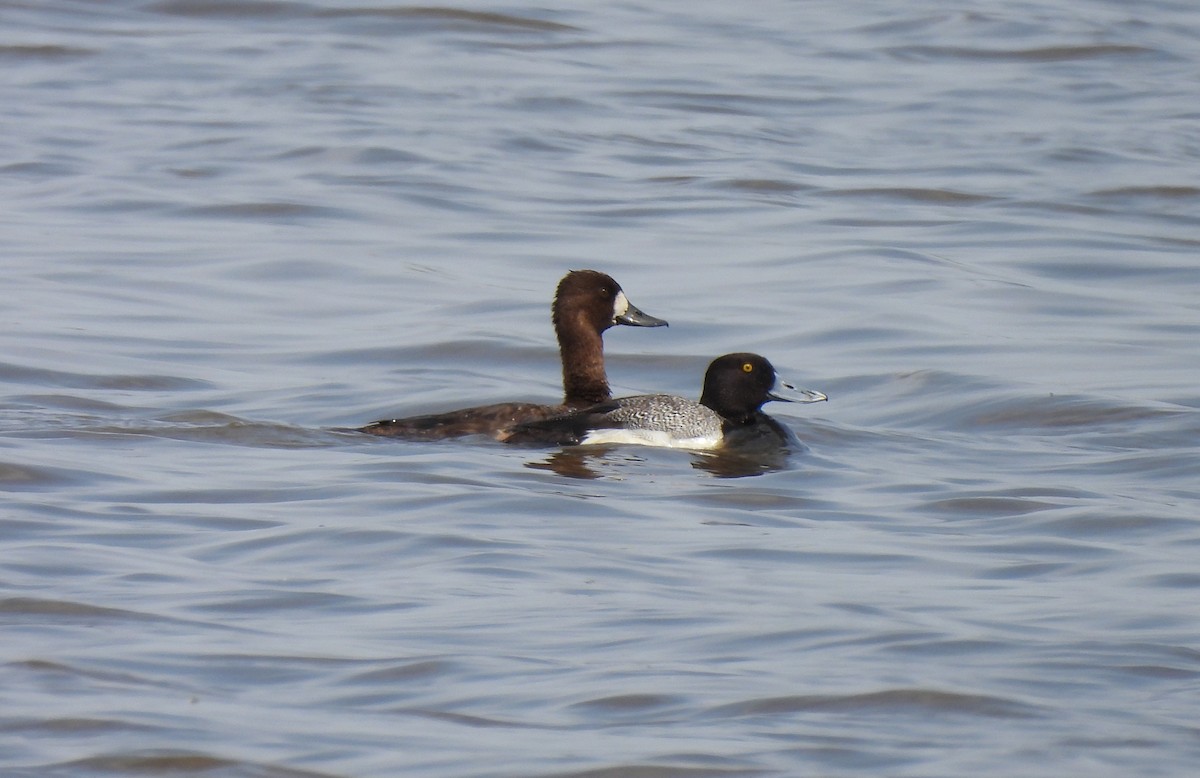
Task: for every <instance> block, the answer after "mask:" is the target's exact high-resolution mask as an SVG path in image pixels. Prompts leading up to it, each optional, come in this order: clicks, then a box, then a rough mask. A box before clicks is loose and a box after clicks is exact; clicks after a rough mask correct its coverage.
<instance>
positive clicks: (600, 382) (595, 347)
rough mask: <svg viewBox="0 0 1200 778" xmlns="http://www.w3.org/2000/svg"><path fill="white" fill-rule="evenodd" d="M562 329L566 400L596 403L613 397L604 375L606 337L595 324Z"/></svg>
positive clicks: (580, 404) (560, 337) (573, 403)
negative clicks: (571, 329) (602, 335)
mask: <svg viewBox="0 0 1200 778" xmlns="http://www.w3.org/2000/svg"><path fill="white" fill-rule="evenodd" d="M568 329H570V328H560V329H559V332H558V349H559V352H560V354H559V356H560V357H561V358H562V365H563V403H564V404H565V405H572V406H585V405H594V404H596V403H601V402H604V401H605V400H609V399H611V398H612V392H611V391H610V390H609V388H608V376H607V375H605V374H604V340H603V339H602V338H601V336H600V333H598V332H596V331H595V330H594V329H592V328H591V327H581V328H577V329H574V330H573V331H570V332H568V331H566V330H568Z"/></svg>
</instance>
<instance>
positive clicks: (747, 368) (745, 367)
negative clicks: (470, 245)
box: [742, 362, 754, 373]
mask: <svg viewBox="0 0 1200 778" xmlns="http://www.w3.org/2000/svg"><path fill="white" fill-rule="evenodd" d="M742 372H743V373H753V372H754V365H752V364H750V363H749V362H743V363H742Z"/></svg>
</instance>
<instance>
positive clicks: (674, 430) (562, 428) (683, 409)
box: [502, 354, 828, 450]
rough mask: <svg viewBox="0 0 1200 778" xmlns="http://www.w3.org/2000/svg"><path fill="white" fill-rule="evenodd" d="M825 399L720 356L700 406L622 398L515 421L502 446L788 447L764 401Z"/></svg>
mask: <svg viewBox="0 0 1200 778" xmlns="http://www.w3.org/2000/svg"><path fill="white" fill-rule="evenodd" d="M826 399H828V398H827V397H826V396H825V395H824V394H822V393H820V392H815V391H812V390H809V389H796V388H795V387H793V386H791V385H790V384H787V383H783V382H782V381H779V380H778V377H777V376H776V374H775V368H774V367H772V366H771V363H770V362H768V361H767V360H766V359H765V358H763V357H761V356H758V355H757V354H726V355H725V356H722V357H717V358H716V359H715V360H713V362H712V363H711V364H710V365H709V366H708V370H707V372H706V373H705V375H704V391H703V394H702V395H701V397H700V402H695V401H694V400H688V399H685V398H683V397H678V396H675V395H670V394H645V395H637V396H635V397H622V398H620V399H617V400H610V401H608V402H605V403H600V404H598V405H595V406H592V407H590V408H585V409H582V410H579V411H575V412H568V413H565V414H562V415H558V416H553V417H550V418H543V419H533V420H530V421H527V422H521V423H519V424H517V425H515V426H514V427H513V429H512V430H511V432H509V433H508V434H507V435H504V436H503V438H502V439H503V440H505V441H506V442H509V443H540V444H555V445H597V444H603V443H633V444H638V445H645V446H659V447H666V448H687V449H696V450H710V449H717V448H723V447H725V446H727V445H729V444H730V443H731V441H736V440H747V439H753V438H756V437H763V436H765V435H768V434H769V435H772V436H775V437H779V436H781V435H782V436H783V439H784V440H786V433H783V432H782V431H781V427H780V425H779V424H778V423H777V422H776V421H775V420H774V419H771V418H770V417H769V416H767V415H766V414H765V413H763V412H762V410H761V409H762V406H763V405H764V404H765V403H766V402H767V401H768V400H781V401H784V402H820V401H822V400H826Z"/></svg>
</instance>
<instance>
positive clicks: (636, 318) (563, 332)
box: [357, 270, 668, 440]
mask: <svg viewBox="0 0 1200 778" xmlns="http://www.w3.org/2000/svg"><path fill="white" fill-rule="evenodd" d="M550 318H551V322H552V323H553V325H554V333H555V336H556V337H557V339H558V350H559V357H560V359H561V361H562V377H563V399H562V402H561V403H551V404H538V403H528V402H508V403H495V404H491V405H482V406H476V407H473V408H462V409H459V410H455V411H447V412H444V413H435V414H429V415H423V416H410V417H408V418H396V419H382V420H380V421H376V422H372V423H371V424H368V425H366V426H364V427H359V428H358V430H357V431H358V432H364V433H366V434H368V435H378V436H383V437H398V438H408V439H413V440H444V439H449V438H458V437H464V436H468V435H489V436H491V437H493V438H496V439H501V438H502V437H503V436H504V435H505V434H507V432H508V431H509V430H510V429H512V427H514V426H515V425H517V424H521V423H524V422H531V421H536V420H539V419H547V418H551V417H554V416H559V415H562V414H565V413H569V412H571V411H574V410H578V409H581V408H587V407H591V406H593V405H596V404H598V403H603V402H606V401H608V400H610V399H611V398H612V391H611V390H610V389H609V386H608V375H607V374H606V373H605V370H604V338H603V334H604V332H605V331H606V330H608V329H609V328H610V327H613V326H615V325H625V326H629V327H666V326H668V324H667V322H666V321H665V320H664V319H659V318H657V317H655V316H651V315H650V314H648V313H645V312H644V311H642V310H641V309H639V308H638V307H637V306H635V305H634V304H633V303H631V302H630V301H629V298H628V297H627V296H626V295H625V291H624V290H623V289H622V288H621V285H620V284H618V283H617V282H616V281H615V280H614V279H613V277H612V276H610V275H608V274H607V273H602V272H600V271H598V270H572V271H570V272H569V273H567V274H566V275H565V276H563V278H562V279H561V280H560V281H559V283H558V287H557V289H556V290H555V293H554V301H553V303H552V305H551V317H550Z"/></svg>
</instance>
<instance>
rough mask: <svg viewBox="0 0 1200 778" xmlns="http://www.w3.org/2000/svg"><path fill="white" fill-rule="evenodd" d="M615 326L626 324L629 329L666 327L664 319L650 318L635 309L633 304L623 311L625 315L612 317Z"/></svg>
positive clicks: (648, 315)
mask: <svg viewBox="0 0 1200 778" xmlns="http://www.w3.org/2000/svg"><path fill="white" fill-rule="evenodd" d="M613 321H615V322H616V323H617V324H628V325H629V326H630V327H668V326H670V325H669V324H667V321H666V319H660V318H658V317H657V316H651V315H650V314H648V313H645V312H643V311H642V310H641V309H639V308H637V307H636V306H635V305H633V303H630V304H629V307H628V308H626V309H625V313H622V314H620V315H618V316H615V317H613Z"/></svg>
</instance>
